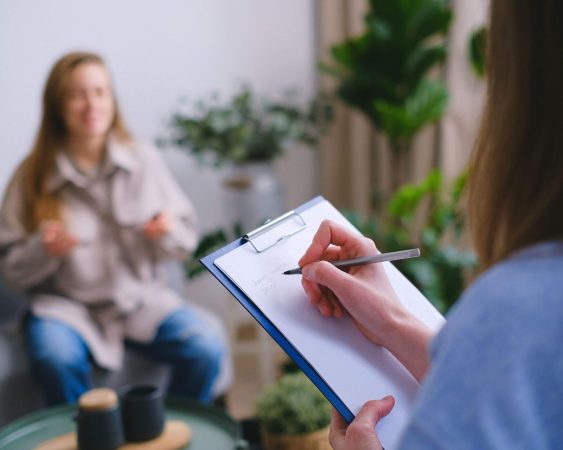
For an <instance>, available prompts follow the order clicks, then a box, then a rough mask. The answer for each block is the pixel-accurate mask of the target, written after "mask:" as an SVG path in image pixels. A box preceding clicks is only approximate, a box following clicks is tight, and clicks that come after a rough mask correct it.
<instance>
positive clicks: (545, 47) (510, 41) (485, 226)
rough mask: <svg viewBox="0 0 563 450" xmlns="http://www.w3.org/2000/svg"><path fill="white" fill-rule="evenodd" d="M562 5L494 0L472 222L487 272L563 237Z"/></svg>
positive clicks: (555, 0)
mask: <svg viewBox="0 0 563 450" xmlns="http://www.w3.org/2000/svg"><path fill="white" fill-rule="evenodd" d="M562 11H563V2H562V1H561V0H542V1H539V2H538V1H533V0H519V1H517V0H492V2H491V22H490V28H489V30H490V31H489V40H488V41H489V43H488V49H487V52H488V55H487V79H488V93H487V95H488V97H487V102H486V106H485V111H484V115H483V119H482V124H481V130H480V134H479V136H478V139H477V143H476V148H475V151H474V153H473V158H472V163H471V169H470V183H469V220H470V226H471V231H472V236H473V241H474V245H475V248H476V250H477V253H478V255H479V258H480V261H481V265H482V269H486V268H487V267H490V266H491V265H492V264H494V263H496V262H498V261H500V260H502V259H503V258H506V257H507V256H508V255H510V254H511V253H512V252H514V251H516V250H519V249H521V248H523V247H525V246H528V245H530V244H534V243H537V242H540V241H544V240H548V239H553V238H555V239H557V238H561V237H562V236H563V121H562V120H561V118H562V111H563V109H562V108H563V25H562V24H563V13H562Z"/></svg>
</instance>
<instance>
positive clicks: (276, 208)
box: [223, 162, 285, 233]
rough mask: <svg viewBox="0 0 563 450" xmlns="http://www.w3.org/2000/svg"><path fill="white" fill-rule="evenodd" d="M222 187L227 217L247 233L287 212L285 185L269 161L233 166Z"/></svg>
mask: <svg viewBox="0 0 563 450" xmlns="http://www.w3.org/2000/svg"><path fill="white" fill-rule="evenodd" d="M223 186H224V195H223V198H224V207H225V212H226V214H227V217H229V219H230V222H231V223H240V225H241V227H242V231H243V232H244V233H247V232H249V231H252V230H253V229H255V228H256V227H258V226H260V225H262V224H263V223H264V222H265V221H266V220H268V219H273V218H276V217H277V216H279V215H280V214H283V213H284V212H285V211H284V209H285V208H284V192H283V186H282V183H281V181H280V179H279V176H278V175H277V173H276V171H275V169H274V166H273V164H272V163H270V162H264V163H248V164H242V165H237V166H233V167H232V168H231V169H230V170H229V171H228V175H227V176H226V178H225V180H224V183H223Z"/></svg>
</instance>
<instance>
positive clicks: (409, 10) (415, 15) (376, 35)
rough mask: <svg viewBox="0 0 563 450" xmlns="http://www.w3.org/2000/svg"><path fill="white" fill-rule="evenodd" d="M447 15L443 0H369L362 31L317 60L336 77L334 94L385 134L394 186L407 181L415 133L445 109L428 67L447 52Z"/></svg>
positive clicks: (442, 90) (443, 95)
mask: <svg viewBox="0 0 563 450" xmlns="http://www.w3.org/2000/svg"><path fill="white" fill-rule="evenodd" d="M451 19H452V11H451V8H450V6H449V5H448V2H447V1H445V0H409V1H388V0H370V1H369V9H368V12H367V14H366V16H365V27H364V31H363V33H362V34H361V35H359V36H356V37H352V38H350V39H348V40H346V41H344V42H342V43H340V44H338V45H335V46H333V47H332V48H331V56H332V61H331V62H329V63H327V64H322V65H321V69H322V70H324V71H325V72H327V73H329V74H330V75H332V76H334V77H335V78H337V79H338V81H339V84H338V88H337V92H336V94H337V96H338V97H339V98H340V99H341V100H342V101H343V102H344V103H346V104H347V105H349V106H351V107H352V108H355V109H358V110H359V111H360V112H362V113H363V114H364V115H365V116H366V117H367V118H368V119H369V121H370V122H371V123H372V124H373V125H374V127H375V128H376V129H377V130H378V131H380V132H382V133H383V134H384V135H386V138H387V140H388V142H389V145H390V148H391V157H392V166H391V170H392V172H391V175H392V190H393V191H394V190H395V189H397V188H398V187H399V186H400V185H401V184H403V183H404V182H406V181H407V176H408V173H407V156H408V154H409V152H410V149H411V147H412V142H413V138H414V136H415V135H416V134H417V133H418V132H419V131H420V130H421V129H422V128H423V127H424V126H426V125H428V124H430V123H432V122H436V121H438V120H439V119H440V118H441V116H442V114H443V112H444V110H445V107H446V104H447V100H448V93H447V90H446V87H445V85H444V83H443V82H442V81H440V80H438V79H436V77H435V76H431V72H432V71H434V69H435V68H436V67H439V66H440V64H441V63H442V62H443V61H444V59H445V57H446V53H447V50H446V44H445V42H444V36H445V35H446V34H447V32H448V29H449V26H450V22H451Z"/></svg>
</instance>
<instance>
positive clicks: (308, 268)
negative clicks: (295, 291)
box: [301, 265, 312, 280]
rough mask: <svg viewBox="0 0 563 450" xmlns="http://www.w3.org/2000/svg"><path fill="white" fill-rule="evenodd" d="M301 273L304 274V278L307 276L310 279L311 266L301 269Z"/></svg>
mask: <svg viewBox="0 0 563 450" xmlns="http://www.w3.org/2000/svg"><path fill="white" fill-rule="evenodd" d="M301 275H302V276H303V278H306V279H308V280H309V279H310V278H311V275H312V273H311V267H309V266H308V265H307V266H305V267H303V268H302V269H301Z"/></svg>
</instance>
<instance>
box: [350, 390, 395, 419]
mask: <svg viewBox="0 0 563 450" xmlns="http://www.w3.org/2000/svg"><path fill="white" fill-rule="evenodd" d="M394 406H395V399H394V398H393V397H392V396H390V395H388V396H387V397H384V398H382V399H381V400H370V401H369V402H367V403H366V404H365V405H364V406H362V409H360V411H359V412H358V414H357V415H356V422H357V423H363V424H366V425H375V424H376V423H377V422H379V421H380V420H381V419H382V418H384V417H385V416H386V415H388V414H389V413H390V412H391V410H392V409H393V407H394Z"/></svg>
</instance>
